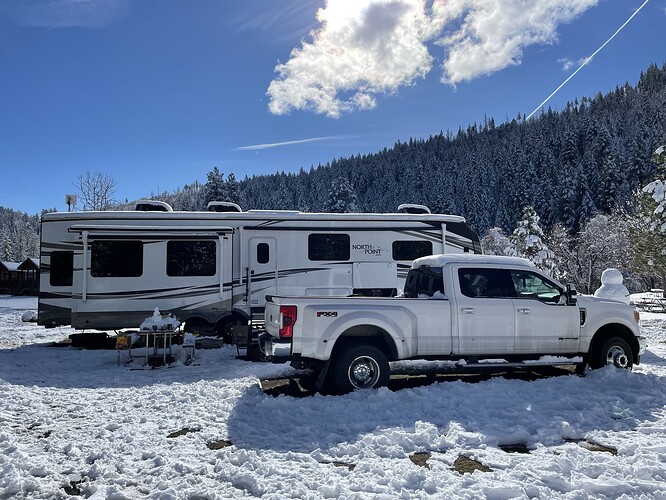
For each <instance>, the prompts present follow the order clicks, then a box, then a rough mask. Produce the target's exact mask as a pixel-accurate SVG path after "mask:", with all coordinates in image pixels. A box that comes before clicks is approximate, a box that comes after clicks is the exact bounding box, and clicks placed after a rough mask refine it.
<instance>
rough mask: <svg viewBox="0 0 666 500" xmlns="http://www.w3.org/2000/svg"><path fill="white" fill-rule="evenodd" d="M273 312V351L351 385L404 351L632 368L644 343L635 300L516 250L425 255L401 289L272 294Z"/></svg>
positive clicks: (371, 382)
mask: <svg viewBox="0 0 666 500" xmlns="http://www.w3.org/2000/svg"><path fill="white" fill-rule="evenodd" d="M265 320H266V322H265V324H266V332H265V333H264V334H263V335H261V336H260V347H261V350H262V352H263V353H264V354H265V355H266V356H267V357H268V359H270V360H272V361H275V362H284V361H291V362H292V365H293V366H295V367H297V368H304V369H305V368H309V369H312V370H313V372H314V374H315V376H316V377H317V388H321V387H322V385H323V384H324V383H325V382H326V384H327V385H328V384H329V382H330V383H331V385H333V388H334V390H335V389H336V388H337V390H338V391H340V392H343V393H344V392H349V391H352V390H355V389H365V388H372V387H379V386H381V385H385V384H386V383H387V381H388V379H389V361H396V360H406V359H430V360H458V361H459V363H460V364H461V365H467V366H469V365H470V364H474V363H479V362H480V361H482V362H483V363H484V365H483V366H488V364H487V363H488V360H491V362H492V360H494V361H495V362H497V363H502V364H506V365H515V364H525V363H530V364H552V365H562V364H576V365H577V367H578V368H582V369H584V368H585V367H586V366H587V365H588V364H589V366H590V367H591V368H598V367H601V366H604V365H607V364H612V365H615V366H617V367H619V368H631V367H632V366H633V365H634V364H638V363H639V362H640V356H641V354H642V353H643V352H644V350H645V341H644V338H643V337H641V336H640V328H639V314H638V311H637V309H636V308H635V307H634V306H633V305H627V304H625V303H622V302H618V301H614V300H608V299H600V298H595V297H591V296H577V295H576V291H575V289H574V287H573V286H566V287H565V286H563V285H561V284H560V283H558V282H557V281H555V280H553V279H552V278H550V277H548V276H547V275H545V274H543V273H542V272H541V271H539V270H537V269H536V268H535V267H534V266H533V265H532V264H531V263H530V262H529V261H528V260H526V259H520V258H514V257H498V256H486V255H470V254H456V255H452V254H449V255H434V256H429V257H423V258H420V259H417V260H415V261H414V263H413V265H412V268H411V270H410V271H409V274H408V276H407V280H406V282H405V290H404V292H403V294H402V295H401V296H399V297H393V298H380V297H377V298H374V297H344V298H341V297H268V301H267V304H266V310H265ZM563 359H565V360H571V362H570V363H563V362H562V360H563Z"/></svg>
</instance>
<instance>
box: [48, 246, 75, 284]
mask: <svg viewBox="0 0 666 500" xmlns="http://www.w3.org/2000/svg"><path fill="white" fill-rule="evenodd" d="M73 275H74V252H62V251H58V252H52V253H51V271H50V274H49V284H50V285H51V286H72V276H73Z"/></svg>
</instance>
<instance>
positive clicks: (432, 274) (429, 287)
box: [405, 267, 444, 299]
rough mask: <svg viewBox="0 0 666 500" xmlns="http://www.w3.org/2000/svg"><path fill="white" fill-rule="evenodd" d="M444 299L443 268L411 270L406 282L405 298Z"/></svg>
mask: <svg viewBox="0 0 666 500" xmlns="http://www.w3.org/2000/svg"><path fill="white" fill-rule="evenodd" d="M423 296H427V297H438V298H443V297H444V282H443V280H442V268H441V267H420V268H418V269H410V270H409V274H407V280H406V281H405V297H407V298H412V299H414V298H418V297H423Z"/></svg>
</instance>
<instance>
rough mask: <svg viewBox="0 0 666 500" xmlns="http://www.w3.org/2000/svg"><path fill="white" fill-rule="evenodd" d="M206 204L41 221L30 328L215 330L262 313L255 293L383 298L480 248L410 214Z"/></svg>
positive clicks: (450, 228)
mask: <svg viewBox="0 0 666 500" xmlns="http://www.w3.org/2000/svg"><path fill="white" fill-rule="evenodd" d="M423 208H425V207H423ZM211 209H212V210H216V211H208V212H184V211H183V212H181V211H172V210H171V207H168V206H163V207H161V206H160V205H159V204H150V203H142V204H141V205H138V206H137V211H104V212H71V213H69V212H68V213H48V214H44V215H43V217H42V231H41V256H40V257H41V273H40V295H39V320H38V321H39V324H41V325H44V326H47V327H55V326H58V325H72V326H73V327H74V328H79V329H99V330H115V329H121V328H131V327H136V326H138V325H139V324H140V323H141V322H142V321H143V320H144V319H145V318H146V317H147V316H149V315H150V314H151V313H152V312H153V310H154V309H155V307H159V309H160V310H161V311H168V312H170V313H172V314H174V315H175V316H176V317H177V318H178V319H179V320H180V321H183V322H185V324H186V329H188V330H193V331H200V332H205V333H216V334H218V335H220V334H222V333H225V332H229V330H230V327H231V326H232V325H235V324H246V323H247V322H248V320H250V319H251V318H252V316H253V315H257V316H259V315H260V314H262V313H263V308H264V305H265V296H266V295H275V294H280V295H310V296H313V295H338V296H347V295H354V294H360V295H383V296H388V295H391V294H394V293H396V291H397V290H400V289H401V288H402V285H403V283H404V278H405V276H406V275H407V272H408V270H409V266H410V264H411V262H412V261H413V260H414V259H415V258H417V257H421V256H424V255H430V254H438V253H460V252H472V253H480V252H481V246H480V244H479V238H478V235H477V234H476V233H475V231H474V230H473V229H472V227H471V226H470V225H469V224H468V223H467V222H466V221H465V219H464V218H463V217H458V216H453V215H437V214H430V213H429V211H428V210H427V209H425V210H419V207H409V206H407V207H406V208H405V207H403V210H402V211H403V212H404V211H409V212H419V213H393V214H373V213H362V214H361V213H346V214H332V213H302V212H296V211H264V210H249V211H247V212H238V211H232V212H223V211H221V210H237V207H235V206H232V205H231V204H227V205H220V204H217V206H213V207H211ZM158 210H160V211H158Z"/></svg>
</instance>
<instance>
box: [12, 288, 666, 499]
mask: <svg viewBox="0 0 666 500" xmlns="http://www.w3.org/2000/svg"><path fill="white" fill-rule="evenodd" d="M35 307H36V301H35V299H24V298H9V297H0V498H2V499H4V498H24V497H30V498H67V497H69V496H70V495H73V494H80V495H82V496H84V497H93V498H130V499H131V498H146V497H147V498H160V499H162V498H229V497H234V498H236V497H251V496H262V497H263V498H269V499H270V498H410V499H411V498H423V497H437V498H483V497H486V498H492V499H503V498H528V497H529V498H534V497H536V498H571V499H584V498H613V499H615V498H666V315H657V314H644V315H643V316H644V320H643V332H644V335H646V336H647V337H648V339H649V346H648V351H647V353H646V354H645V356H644V357H643V362H642V364H641V365H640V366H639V367H636V368H635V369H634V371H633V372H624V371H619V370H615V369H612V368H605V369H602V370H598V371H595V372H592V373H588V374H587V376H585V377H577V376H575V375H567V376H559V377H551V378H542V379H538V380H535V381H525V380H515V379H506V378H501V377H498V378H492V379H490V380H487V381H483V382H479V383H467V382H463V381H452V382H440V383H435V384H433V385H430V386H426V387H419V388H415V389H404V390H400V391H396V392H392V391H390V390H388V389H385V388H384V389H380V390H378V391H368V392H357V393H353V394H349V395H346V396H321V395H315V396H313V397H309V398H293V397H289V396H279V397H272V396H270V395H267V394H265V393H264V392H263V391H262V390H261V388H260V385H259V379H260V378H262V379H263V378H267V377H275V376H280V375H285V374H288V373H290V372H291V369H290V368H289V367H287V366H286V365H285V366H282V365H271V364H265V363H250V362H247V361H241V360H237V359H235V354H236V351H235V349H232V348H229V347H227V348H223V349H212V350H199V351H198V352H197V357H196V362H195V364H193V365H190V366H185V365H184V364H182V363H176V364H175V365H174V366H173V367H171V368H158V369H155V370H146V371H144V370H133V369H131V368H130V367H127V366H124V365H123V366H118V365H117V363H116V353H115V352H114V351H108V350H106V351H104V350H103V351H91V350H78V349H75V348H72V347H51V346H50V344H51V343H52V342H54V341H59V340H62V339H65V338H67V336H68V335H69V334H70V333H72V330H70V329H65V328H63V329H54V330H45V329H43V328H41V327H38V326H36V325H35V324H28V323H23V322H22V321H21V315H22V314H23V313H24V312H25V311H26V310H29V309H34V308H35ZM178 431H181V432H178ZM228 443H231V445H230V446H225V445H226V444H228ZM591 443H592V444H599V445H604V446H607V447H612V448H614V449H616V450H617V454H613V453H611V452H610V451H594V450H593V449H591V448H592V447H591V446H590V444H591ZM510 444H514V445H526V446H527V447H528V448H529V449H530V453H507V452H505V451H503V450H502V449H501V448H500V445H510ZM215 448H218V449H215ZM418 452H427V453H429V454H430V456H429V458H428V460H427V465H428V466H429V468H427V467H423V466H420V465H417V464H415V463H413V462H412V460H410V456H411V455H414V454H415V453H418ZM461 456H462V457H465V458H470V459H472V460H475V461H477V462H479V463H481V464H483V465H484V466H486V467H487V468H489V469H491V471H489V472H483V471H476V472H473V473H466V474H462V473H460V472H457V471H455V470H454V469H453V465H454V462H456V460H457V459H459V457H461ZM340 465H342V466H340Z"/></svg>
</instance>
